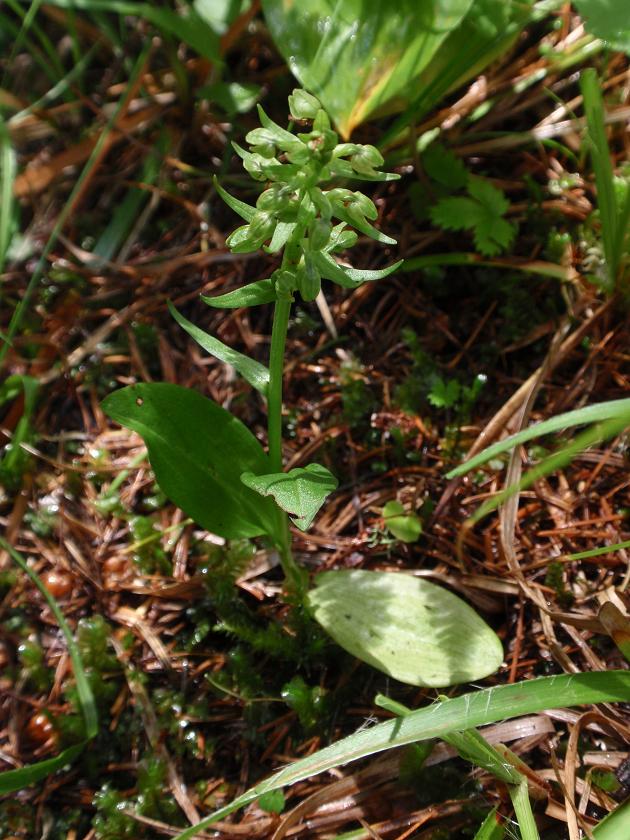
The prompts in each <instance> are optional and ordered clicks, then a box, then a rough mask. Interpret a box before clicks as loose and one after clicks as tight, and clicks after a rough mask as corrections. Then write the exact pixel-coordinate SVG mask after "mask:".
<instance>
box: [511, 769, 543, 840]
mask: <svg viewBox="0 0 630 840" xmlns="http://www.w3.org/2000/svg"><path fill="white" fill-rule="evenodd" d="M508 789H509V791H510V797H511V799H512V805H513V806H514V813H515V814H516V820H517V822H518V827H519V829H520V832H521V840H539V838H540V835H539V834H538V827H537V826H536V820H535V819H534V814H533V813H532V803H531V802H530V799H529V788H528V787H527V779H526V778H525V777H523V778H522V779H521V781H520V782H519V784H518V785H509V788H508Z"/></svg>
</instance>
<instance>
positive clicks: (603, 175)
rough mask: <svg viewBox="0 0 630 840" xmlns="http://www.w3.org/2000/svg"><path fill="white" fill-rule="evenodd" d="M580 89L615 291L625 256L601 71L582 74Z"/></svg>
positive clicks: (591, 70)
mask: <svg viewBox="0 0 630 840" xmlns="http://www.w3.org/2000/svg"><path fill="white" fill-rule="evenodd" d="M580 88H581V90H582V96H583V97H584V111H585V113H586V123H587V126H588V142H589V148H590V152H591V160H592V162H593V169H594V171H595V184H596V185H597V206H598V208H599V216H600V221H601V228H602V243H603V246H604V255H605V257H606V265H607V268H608V278H609V281H610V285H611V288H614V285H615V282H616V279H617V269H618V267H619V260H620V258H621V254H620V253H618V252H617V251H616V249H615V244H616V242H617V223H618V219H617V202H616V198H615V184H614V178H613V168H612V163H611V160H610V150H609V148H608V140H607V139H606V128H605V119H604V117H605V112H604V101H603V99H602V92H601V87H600V82H599V78H598V76H597V72H596V71H595V70H594V69H593V68H592V67H589V68H587V69H586V70H584V71H583V72H582V75H581V78H580Z"/></svg>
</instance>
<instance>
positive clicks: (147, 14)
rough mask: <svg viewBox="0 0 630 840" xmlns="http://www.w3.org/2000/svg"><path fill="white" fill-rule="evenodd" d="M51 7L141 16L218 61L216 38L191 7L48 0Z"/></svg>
mask: <svg viewBox="0 0 630 840" xmlns="http://www.w3.org/2000/svg"><path fill="white" fill-rule="evenodd" d="M51 5H52V6H59V7H61V8H62V9H85V10H86V11H90V12H92V11H103V12H113V13H114V14H119V15H125V16H127V15H129V16H134V17H139V18H143V19H144V20H148V21H149V22H150V23H152V24H153V25H154V26H155V27H156V28H157V29H159V30H161V31H163V32H166V33H169V34H170V35H174V36H175V37H176V38H179V39H180V40H181V41H183V42H184V43H185V44H188V46H189V47H192V48H193V49H194V50H196V51H197V52H198V53H199V55H201V56H203V57H204V58H207V59H209V60H210V61H213V62H215V63H221V49H220V44H219V37H218V35H217V34H216V32H214V31H213V30H212V28H211V27H210V26H208V24H207V23H206V22H205V21H204V19H203V18H202V17H201V16H200V15H199V14H198V13H197V12H196V11H195V9H193V8H190V7H189V8H187V9H185V11H182V13H181V14H180V13H179V12H177V11H175V10H173V9H168V8H166V7H164V6H158V5H155V4H153V3H134V2H128V0H51Z"/></svg>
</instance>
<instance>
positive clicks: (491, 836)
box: [474, 808, 505, 840]
mask: <svg viewBox="0 0 630 840" xmlns="http://www.w3.org/2000/svg"><path fill="white" fill-rule="evenodd" d="M504 835H505V825H504V823H503V822H502V820H501V817H500V816H499V815H498V814H497V809H496V808H493V809H492V811H490V813H489V814H488V816H487V817H486V818H485V820H484V821H483V823H482V824H481V828H480V829H479V831H478V832H477V833H476V834H475V838H474V840H503V837H504Z"/></svg>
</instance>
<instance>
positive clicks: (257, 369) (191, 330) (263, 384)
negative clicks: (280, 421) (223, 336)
mask: <svg viewBox="0 0 630 840" xmlns="http://www.w3.org/2000/svg"><path fill="white" fill-rule="evenodd" d="M168 309H169V312H170V313H171V315H172V316H173V318H174V319H175V320H176V321H177V323H178V324H179V325H180V327H182V328H183V329H185V330H186V332H187V333H188V335H189V336H190V337H191V338H194V340H195V341H196V342H197V344H198V345H199V346H200V347H203V349H204V350H205V351H206V352H208V353H211V354H212V355H213V356H215V357H216V358H217V359H220V361H222V362H225V363H226V364H228V365H232V367H233V368H234V370H236V371H238V373H240V375H241V376H242V377H243V379H245V380H246V381H247V382H249V384H250V385H251V386H252V388H255V389H256V390H257V391H260V393H261V394H263V396H264V395H265V394H266V393H267V386H268V384H269V370H268V369H267V368H266V367H265V366H264V365H261V363H260V362H257V361H256V360H255V359H250V358H249V356H245V355H244V354H243V353H239V352H238V350H233V349H232V348H231V347H228V346H227V344H224V343H223V342H222V341H219V339H218V338H214V336H212V335H208V333H207V332H204V330H201V329H199V327H196V326H195V325H194V324H193V323H191V322H190V321H189V320H188V319H187V318H184V316H183V315H181V314H180V313H179V312H178V311H177V309H175V307H174V306H173V304H172V303H171V302H170V301H169V303H168Z"/></svg>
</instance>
